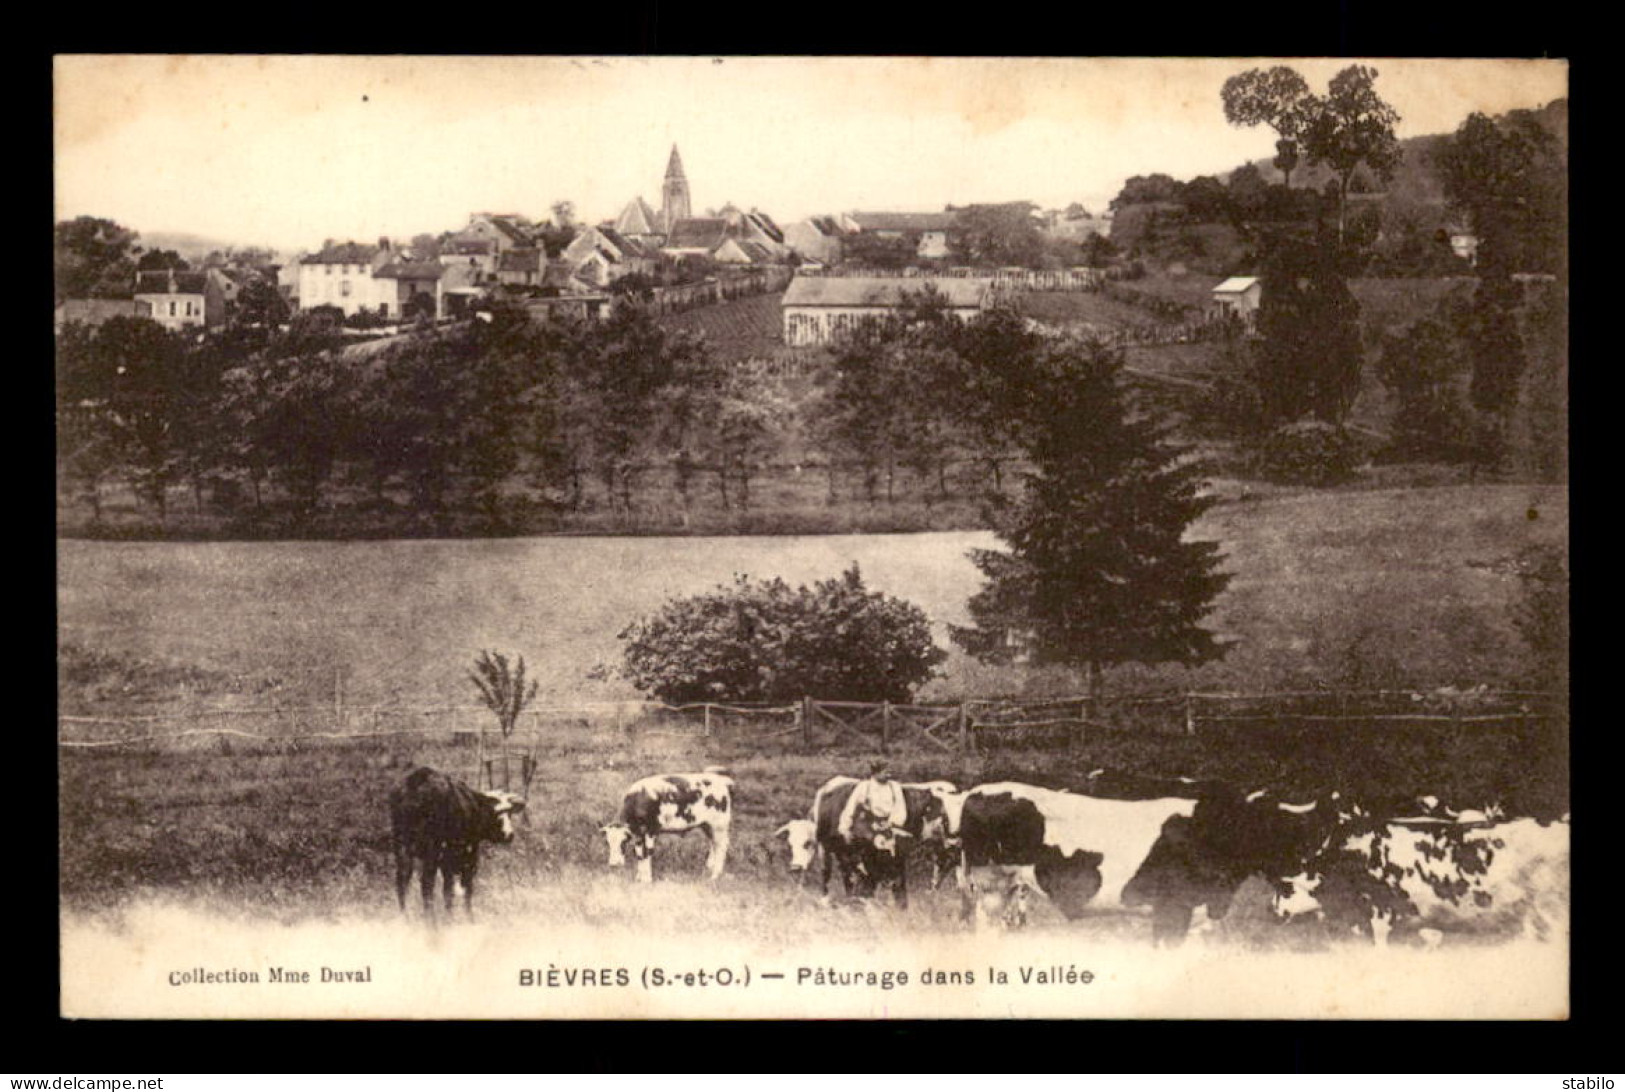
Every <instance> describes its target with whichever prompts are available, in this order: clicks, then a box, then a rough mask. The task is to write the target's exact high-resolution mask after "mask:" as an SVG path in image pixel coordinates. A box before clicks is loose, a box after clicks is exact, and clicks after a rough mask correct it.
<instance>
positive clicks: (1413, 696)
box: [58, 688, 1565, 774]
mask: <svg viewBox="0 0 1625 1092" xmlns="http://www.w3.org/2000/svg"><path fill="white" fill-rule="evenodd" d="M1564 715H1565V711H1564V710H1563V709H1562V708H1561V706H1560V703H1559V699H1558V696H1557V695H1554V694H1549V693H1545V692H1540V691H1510V690H1496V691H1491V690H1488V689H1476V690H1466V691H1458V690H1453V689H1450V688H1441V689H1434V690H1372V691H1330V690H1312V691H1296V692H1273V693H1262V694H1236V693H1200V692H1192V693H1183V694H1163V695H1120V696H1118V695H1113V696H1106V697H1099V698H1093V699H1091V698H1089V697H1086V696H1067V697H1059V698H1044V699H975V700H966V701H961V702H957V703H952V704H935V705H930V704H921V705H910V704H902V703H891V702H856V701H825V700H822V699H817V698H812V697H807V698H803V699H802V700H801V701H800V702H798V703H794V704H790V705H784V704H764V703H721V702H697V703H692V704H687V705H670V704H666V703H663V702H645V701H625V702H581V703H575V704H570V705H550V706H539V707H534V708H531V709H529V710H526V712H525V713H524V715H523V717H522V718H521V720H520V722H519V724H518V725H517V726H516V728H515V731H514V734H513V736H512V737H510V738H509V739H508V740H507V741H503V740H502V739H501V738H500V736H498V735H497V733H495V732H493V731H492V730H491V728H490V713H489V712H488V711H487V710H486V709H485V708H484V707H482V706H440V707H423V708H411V707H377V708H343V707H337V706H335V707H332V708H317V709H304V710H287V709H221V710H200V711H189V712H175V713H164V714H157V715H152V716H144V717H79V716H62V717H59V718H58V744H59V746H61V747H63V748H67V749H72V750H96V749H109V748H120V747H135V746H141V745H160V746H186V745H189V744H191V745H195V744H197V743H200V742H217V741H219V740H232V739H237V740H243V741H245V742H250V741H259V742H271V743H276V744H288V745H295V746H297V745H298V744H300V743H302V742H307V741H310V742H320V741H343V740H351V741H354V740H368V739H375V740H382V739H388V738H394V737H403V736H429V737H433V738H437V739H440V740H442V741H450V742H453V743H459V744H463V745H467V746H470V747H474V748H477V752H478V758H477V762H478V763H479V765H481V766H483V767H485V768H486V770H487V772H488V774H489V773H490V772H491V764H492V763H494V762H497V761H500V760H501V758H502V756H503V755H504V753H506V755H507V756H508V757H509V759H510V761H518V762H519V763H520V765H521V768H522V769H524V770H526V771H527V772H528V771H529V770H530V769H532V768H533V763H534V760H535V756H536V754H537V753H538V751H539V750H540V749H541V748H542V747H543V746H544V745H545V744H546V743H547V742H548V741H550V740H559V739H560V738H562V734H561V728H562V729H569V730H574V732H575V733H577V734H576V735H574V736H571V737H570V738H574V739H580V738H582V737H581V735H580V733H582V732H585V733H586V739H587V741H589V742H596V743H598V744H603V745H608V744H610V743H612V742H613V741H615V740H626V739H638V738H648V737H671V738H677V739H686V740H691V741H701V740H705V739H708V738H710V737H713V736H720V735H723V734H727V735H728V736H730V737H731V738H735V739H750V740H770V739H779V740H782V741H783V742H784V743H785V744H786V745H787V746H788V747H791V748H794V747H797V746H799V748H800V749H802V750H805V751H808V752H816V751H819V750H822V749H824V748H827V747H829V746H832V745H848V746H850V745H853V744H857V745H859V746H861V747H864V748H866V749H875V750H879V751H881V752H887V751H891V750H894V749H904V750H906V749H917V748H920V747H925V748H929V749H931V750H933V751H946V752H955V751H957V752H973V751H980V750H992V749H1005V748H1024V747H1052V748H1053V747H1069V746H1076V745H1078V744H1080V743H1082V742H1083V741H1084V740H1086V739H1088V738H1090V737H1093V736H1096V735H1098V734H1100V733H1119V734H1156V735H1173V736H1197V735H1210V734H1229V733H1242V734H1249V735H1251V734H1257V733H1260V732H1264V731H1278V730H1281V729H1287V730H1291V731H1355V730H1374V729H1375V730H1380V729H1385V728H1394V727H1400V726H1404V727H1424V728H1425V727H1428V726H1436V727H1439V728H1451V729H1458V730H1459V729H1474V728H1477V727H1493V726H1505V727H1519V728H1522V727H1527V726H1529V725H1530V724H1535V723H1540V722H1545V721H1548V720H1551V719H1553V718H1556V717H1561V716H1564ZM220 722H225V723H220ZM239 725H247V726H248V727H241V726H239ZM504 746H505V747H506V751H504V750H503V747H504ZM493 747H494V748H497V749H496V750H492V751H490V753H489V755H488V754H487V751H488V749H489V748H493Z"/></svg>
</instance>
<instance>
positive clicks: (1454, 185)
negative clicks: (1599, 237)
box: [1438, 110, 1568, 273]
mask: <svg viewBox="0 0 1625 1092" xmlns="http://www.w3.org/2000/svg"><path fill="white" fill-rule="evenodd" d="M1438 161H1439V164H1440V167H1441V169H1442V174H1443V177H1444V186H1445V193H1446V195H1447V196H1448V197H1449V199H1450V203H1451V205H1452V206H1453V207H1454V208H1455V209H1456V210H1457V211H1459V212H1461V213H1463V214H1465V215H1466V216H1467V218H1468V219H1469V220H1470V221H1471V223H1472V228H1473V231H1474V232H1475V233H1476V234H1477V235H1478V237H1479V248H1478V261H1479V264H1480V265H1481V266H1483V267H1486V268H1488V269H1491V270H1496V269H1504V270H1505V271H1506V272H1547V273H1558V272H1561V271H1562V270H1563V267H1564V251H1565V248H1566V244H1567V233H1568V157H1567V155H1566V153H1565V152H1564V150H1563V146H1562V142H1561V141H1560V140H1559V139H1558V137H1557V136H1556V135H1555V134H1553V133H1552V132H1551V131H1550V130H1549V129H1547V128H1546V127H1545V126H1543V125H1541V124H1540V122H1539V120H1538V118H1537V117H1536V116H1535V115H1534V114H1532V113H1530V112H1529V111H1525V110H1520V111H1514V112H1513V113H1512V114H1510V115H1508V116H1507V117H1506V118H1505V119H1503V120H1501V121H1499V122H1497V121H1495V120H1492V119H1490V118H1488V117H1486V116H1484V115H1483V114H1472V115H1470V116H1469V117H1468V118H1467V120H1466V121H1464V122H1462V123H1461V126H1460V128H1458V129H1457V130H1456V132H1455V135H1454V136H1452V137H1451V138H1450V140H1449V142H1448V143H1447V144H1446V145H1445V147H1444V149H1443V151H1442V152H1441V153H1440V154H1439V157H1438Z"/></svg>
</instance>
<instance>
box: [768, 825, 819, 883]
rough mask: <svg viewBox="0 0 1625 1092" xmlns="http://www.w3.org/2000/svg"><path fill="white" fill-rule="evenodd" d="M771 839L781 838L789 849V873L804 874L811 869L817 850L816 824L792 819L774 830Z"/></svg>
mask: <svg viewBox="0 0 1625 1092" xmlns="http://www.w3.org/2000/svg"><path fill="white" fill-rule="evenodd" d="M773 837H775V838H783V839H784V841H785V844H786V845H788V846H789V847H790V871H791V872H806V871H807V870H809V869H810V868H812V863H813V857H814V856H815V855H816V853H817V850H818V824H817V823H815V822H813V820H811V819H792V820H790V821H789V822H788V823H785V824H784V825H783V826H782V827H780V828H779V829H778V830H775V831H774V832H773Z"/></svg>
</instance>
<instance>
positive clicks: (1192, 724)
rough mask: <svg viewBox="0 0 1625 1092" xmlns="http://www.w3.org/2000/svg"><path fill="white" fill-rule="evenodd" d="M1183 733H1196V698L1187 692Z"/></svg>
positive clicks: (1188, 734)
mask: <svg viewBox="0 0 1625 1092" xmlns="http://www.w3.org/2000/svg"><path fill="white" fill-rule="evenodd" d="M1185 734H1186V735H1187V736H1194V735H1195V734H1196V698H1195V697H1193V696H1192V695H1191V694H1189V693H1187V694H1186V695H1185Z"/></svg>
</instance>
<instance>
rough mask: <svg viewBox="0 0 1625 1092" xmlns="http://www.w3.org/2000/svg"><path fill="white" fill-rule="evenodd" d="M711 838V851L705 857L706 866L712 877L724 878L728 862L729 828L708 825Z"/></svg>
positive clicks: (706, 829)
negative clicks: (723, 871)
mask: <svg viewBox="0 0 1625 1092" xmlns="http://www.w3.org/2000/svg"><path fill="white" fill-rule="evenodd" d="M705 833H706V834H707V835H708V836H710V839H711V852H710V853H709V854H708V855H707V856H706V858H705V868H706V871H707V873H709V874H710V877H711V879H713V880H720V879H722V870H723V868H725V867H726V866H727V863H728V828H727V827H722V828H720V829H719V828H716V827H706V828H705Z"/></svg>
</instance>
